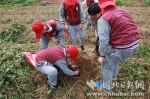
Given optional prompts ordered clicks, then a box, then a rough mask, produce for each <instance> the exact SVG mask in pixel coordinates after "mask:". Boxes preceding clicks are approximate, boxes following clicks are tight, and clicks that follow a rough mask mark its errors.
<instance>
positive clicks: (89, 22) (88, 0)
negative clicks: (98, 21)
mask: <svg viewBox="0 0 150 99" xmlns="http://www.w3.org/2000/svg"><path fill="white" fill-rule="evenodd" d="M92 3H98V0H84V1H83V2H82V5H84V4H86V6H87V8H86V10H85V16H84V17H85V19H86V21H87V22H86V30H87V29H89V28H90V26H91V25H92V24H95V20H93V19H91V18H90V16H89V14H88V8H89V6H90V5H91V4H92ZM93 27H94V30H97V29H95V25H94V26H93Z"/></svg>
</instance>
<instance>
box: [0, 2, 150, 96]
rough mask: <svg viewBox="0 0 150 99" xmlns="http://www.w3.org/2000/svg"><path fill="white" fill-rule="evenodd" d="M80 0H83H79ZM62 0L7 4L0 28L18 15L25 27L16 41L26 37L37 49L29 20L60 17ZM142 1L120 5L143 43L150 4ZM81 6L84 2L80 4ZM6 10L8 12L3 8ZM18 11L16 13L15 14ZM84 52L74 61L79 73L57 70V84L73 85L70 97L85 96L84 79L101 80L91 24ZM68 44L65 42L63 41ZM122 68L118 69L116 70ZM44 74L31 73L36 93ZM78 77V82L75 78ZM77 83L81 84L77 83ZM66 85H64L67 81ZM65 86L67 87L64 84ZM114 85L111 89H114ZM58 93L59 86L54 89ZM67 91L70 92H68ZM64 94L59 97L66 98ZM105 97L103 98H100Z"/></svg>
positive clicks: (148, 36)
mask: <svg viewBox="0 0 150 99" xmlns="http://www.w3.org/2000/svg"><path fill="white" fill-rule="evenodd" d="M82 1H83V0H82ZM45 2H50V6H42V4H43V3H45ZM60 2H61V0H43V1H42V2H39V3H37V4H36V5H34V6H28V7H19V10H18V8H11V9H10V8H6V9H5V10H1V12H0V13H1V15H2V17H1V23H3V24H0V31H1V30H2V29H3V28H4V27H6V26H7V25H8V24H9V22H10V21H11V20H13V19H17V20H19V21H21V22H22V23H24V24H25V25H26V26H27V30H26V31H25V32H24V33H23V35H22V36H21V37H20V39H18V40H17V42H18V43H21V44H26V43H27V41H30V42H31V44H32V45H33V50H32V51H33V52H34V50H35V49H36V51H37V50H39V49H40V46H39V41H38V40H35V38H34V34H33V32H32V31H31V28H30V26H31V24H32V22H33V21H34V20H36V19H40V20H43V21H46V20H49V19H56V20H59V16H58V11H59V4H60ZM141 3H142V2H141V1H139V2H137V3H136V4H132V5H128V6H121V7H122V8H123V9H126V10H127V11H128V12H129V13H130V14H131V16H132V17H133V19H134V20H135V22H136V23H137V25H138V27H139V30H140V33H141V35H142V39H141V44H145V43H148V42H149V39H150V33H149V31H150V27H149V25H150V7H148V6H146V5H144V4H141ZM83 7H84V9H85V8H86V6H85V5H84V6H83ZM6 10H7V12H6ZM16 12H17V15H16V14H15V13H16ZM85 33H86V44H85V48H86V53H82V52H81V51H80V54H79V56H78V63H75V64H76V65H78V66H79V69H80V71H81V73H80V76H79V77H69V76H66V75H65V74H63V73H62V72H60V73H59V77H58V83H59V84H60V88H64V87H69V86H71V87H73V89H68V91H67V92H68V93H69V92H70V91H71V92H72V91H73V92H74V93H73V94H75V96H76V98H72V99H85V98H86V96H85V94H84V91H83V86H84V85H86V81H89V80H91V79H94V80H102V76H101V72H100V65H99V64H98V63H97V59H98V57H95V56H93V54H92V52H93V50H94V42H95V39H96V38H95V34H94V30H93V29H92V27H91V28H90V30H86V31H85ZM64 39H65V41H68V42H70V39H69V40H67V39H66V38H64ZM66 45H67V44H66ZM120 73H121V72H120V71H119V74H120ZM122 77H123V75H121V76H119V78H122ZM46 79H47V78H46V76H45V75H43V74H41V73H39V72H36V74H35V75H33V80H34V81H36V82H37V84H40V85H41V87H40V88H37V89H36V90H35V93H39V92H40V90H42V89H44V88H45V89H46V90H47V88H46V86H47V85H46ZM77 81H78V82H77ZM76 83H80V84H76ZM67 84H68V86H65V85H67ZM66 90H67V88H66ZM116 90H117V89H114V91H116ZM57 92H58V93H61V92H59V90H58V91H57ZM68 95H69V94H68ZM66 97H67V96H66ZM66 97H64V98H62V99H66ZM103 99H105V98H103Z"/></svg>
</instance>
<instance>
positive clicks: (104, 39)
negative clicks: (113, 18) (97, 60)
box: [97, 18, 111, 56]
mask: <svg viewBox="0 0 150 99" xmlns="http://www.w3.org/2000/svg"><path fill="white" fill-rule="evenodd" d="M97 28H98V36H99V42H100V45H99V53H100V55H101V56H106V54H107V49H108V46H109V40H110V31H111V28H110V25H109V24H108V22H106V21H105V20H104V19H102V18H100V19H99V20H98V27H97Z"/></svg>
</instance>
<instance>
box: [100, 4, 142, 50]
mask: <svg viewBox="0 0 150 99" xmlns="http://www.w3.org/2000/svg"><path fill="white" fill-rule="evenodd" d="M101 18H102V19H104V20H105V21H107V22H108V24H109V25H110V27H111V33H110V42H109V43H110V45H112V46H113V47H116V46H118V45H119V46H121V45H123V46H124V48H125V46H126V45H128V44H131V43H133V42H135V41H136V40H139V39H140V34H139V30H138V27H137V25H136V24H135V22H134V21H133V19H132V17H131V16H130V15H129V13H127V11H125V10H123V9H121V8H119V7H116V6H111V9H109V10H108V11H106V12H105V13H104V14H103V15H102V16H101ZM136 42H137V41H136ZM133 45H135V43H134V44H132V45H131V46H129V45H128V47H132V46H133ZM123 46H122V47H123Z"/></svg>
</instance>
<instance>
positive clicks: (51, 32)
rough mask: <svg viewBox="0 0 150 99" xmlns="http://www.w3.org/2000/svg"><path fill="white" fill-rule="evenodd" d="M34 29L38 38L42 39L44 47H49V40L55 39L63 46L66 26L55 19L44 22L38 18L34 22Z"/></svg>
mask: <svg viewBox="0 0 150 99" xmlns="http://www.w3.org/2000/svg"><path fill="white" fill-rule="evenodd" d="M31 27H32V30H33V31H34V32H35V36H36V39H40V43H41V46H42V49H45V48H47V47H48V43H49V41H54V42H56V43H57V44H58V45H60V46H63V45H64V43H63V33H64V27H63V26H62V25H61V24H60V23H58V22H56V21H55V20H49V21H46V22H42V21H41V20H36V21H34V22H33V24H32V26H31Z"/></svg>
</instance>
